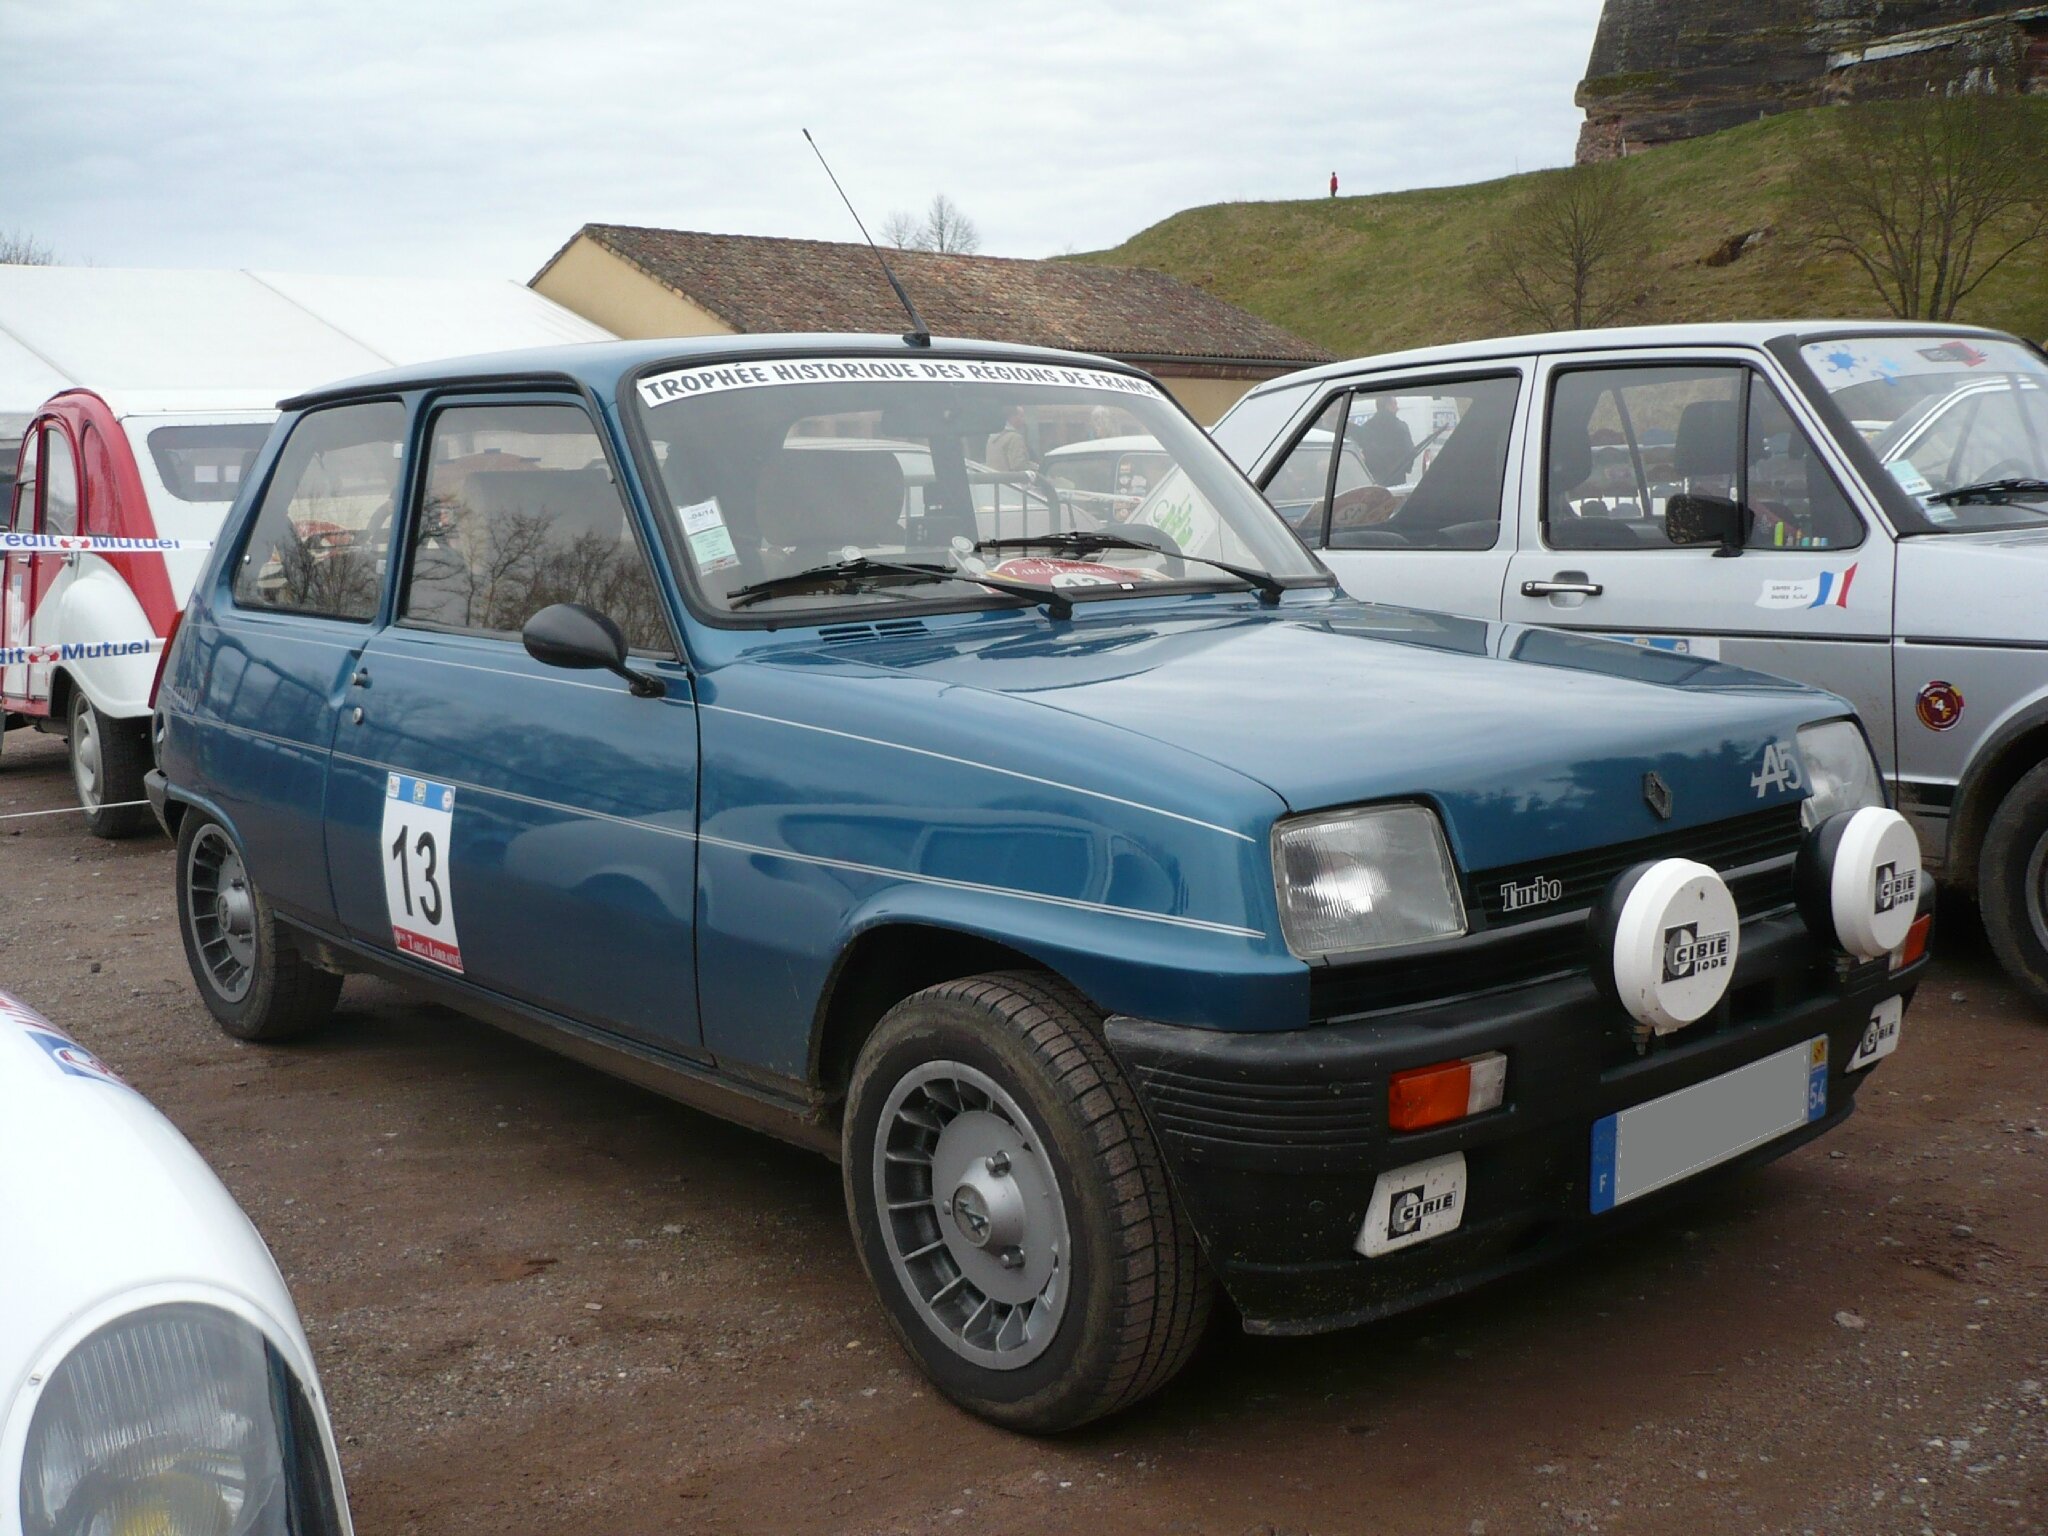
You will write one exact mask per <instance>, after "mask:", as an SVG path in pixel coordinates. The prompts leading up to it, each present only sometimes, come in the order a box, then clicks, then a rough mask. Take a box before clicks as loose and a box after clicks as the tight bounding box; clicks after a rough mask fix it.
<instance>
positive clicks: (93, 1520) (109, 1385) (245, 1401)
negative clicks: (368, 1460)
mask: <svg viewBox="0 0 2048 1536" xmlns="http://www.w3.org/2000/svg"><path fill="white" fill-rule="evenodd" d="M315 1412H316V1410H315V1409H314V1408H313V1406H312V1404H311V1402H310V1401H309V1400H308V1399H307V1396H306V1393H305V1389H304V1388H303V1387H302V1386H301V1385H300V1384H299V1382H298V1380H297V1379H296V1378H295V1377H294V1376H293V1375H292V1372H291V1370H290V1368H289V1367H287V1366H286V1364H285V1363H284V1360H283V1359H282V1358H281V1357H280V1356H279V1354H278V1353H277V1351H276V1350H275V1349H273V1348H272V1347H271V1346H270V1344H269V1343H268V1342H267V1341H266V1340H265V1339H264V1338H263V1336H262V1335H261V1334H260V1333H258V1332H257V1331H256V1329H255V1328H253V1327H251V1326H250V1325H249V1324H248V1323H246V1322H243V1321H242V1320H241V1319H240V1318H237V1317H233V1316H231V1315H230V1314H228V1313H226V1312H223V1311H221V1310H219V1309H218V1308H215V1307H206V1306H197V1305H191V1304H185V1303H178V1304H174V1305H169V1306H158V1307H148V1308H145V1309H144V1310H142V1311H139V1312H132V1313H130V1314H128V1315H127V1316H126V1317H120V1318H116V1319H115V1320H114V1321H113V1322H111V1323H108V1324H107V1325H106V1326H105V1327H103V1328H101V1329H99V1330H98V1331H97V1332H95V1333H93V1334H91V1335H89V1336H88V1337H87V1338H86V1339H85V1340H84V1341H83V1342H81V1343H80V1344H79V1345H78V1347H77V1348H75V1349H73V1350H72V1351H71V1353H70V1354H68V1355H66V1356H65V1357H64V1360H63V1363H62V1364H61V1365H59V1366H58V1367H57V1369H56V1370H55V1371H54V1372H52V1373H51V1376H50V1380H49V1383H48V1385H47V1386H45V1387H44V1388H43V1392H42V1397H41V1399H40V1401H38V1403H37V1404H36V1409H35V1416H34V1418H33V1419H31V1420H30V1422H29V1431H28V1443H27V1445H26V1447H25V1449H24V1454H23V1457H22V1468H21V1524H22V1530H23V1532H24V1536H339V1532H340V1531H341V1529H342V1526H341V1520H340V1517H339V1515H338V1513H337V1511H336V1507H335V1499H334V1489H333V1483H332V1481H331V1479H330V1478H329V1476H328V1468H327V1455H326V1441H325V1437H324V1436H323V1435H322V1434H321V1433H320V1426H319V1421H318V1420H317V1418H316V1417H315Z"/></svg>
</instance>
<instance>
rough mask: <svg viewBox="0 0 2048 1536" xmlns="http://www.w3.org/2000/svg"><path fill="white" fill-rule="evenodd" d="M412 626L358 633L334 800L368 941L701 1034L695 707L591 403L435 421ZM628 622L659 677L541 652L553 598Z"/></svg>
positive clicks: (644, 1033) (418, 533) (404, 623)
mask: <svg viewBox="0 0 2048 1536" xmlns="http://www.w3.org/2000/svg"><path fill="white" fill-rule="evenodd" d="M422 452H423V458H424V462H423V466H422V469H421V470H420V471H419V472H417V473H415V474H414V476H413V477H412V478H413V483H414V484H415V486H416V487H417V490H416V492H415V494H414V498H413V503H412V507H411V511H410V516H409V518H408V521H407V523H406V533H405V543H406V548H407V552H408V553H407V558H406V562H405V569H404V570H403V572H402V574H401V579H400V582H399V591H398V596H397V601H396V604H395V607H394V618H393V622H391V623H390V624H389V625H387V626H386V627H384V628H382V629H380V630H379V631H378V632H377V633H376V635H375V636H374V637H373V638H372V639H371V641H370V643H369V645H368V646H367V647H366V648H365V649H364V652H363V655H362V660H361V664H360V666H359V668H358V670H357V672H356V675H355V677H354V679H353V681H352V682H351V685H350V687H349V689H348V690H347V693H348V697H347V701H346V705H345V707H344V709H343V711H342V714H341V723H340V725H339V726H338V727H337V730H338V733H339V734H338V736H337V738H336V742H335V751H334V768H333V774H332V777H331V779H330V782H329V790H328V809H327V840H328V841H327V847H328V859H329V863H330V866H331V868H332V871H333V880H334V891H335V900H336V905H337V909H338V911H339V913H340V915H341V918H342V921H343V923H344V924H345V925H346V928H347V931H348V933H349V934H350V936H351V937H353V938H355V939H357V940H358V941H360V942H362V943H364V944H367V945H370V946H373V947H375V948H377V949H380V950H385V951H389V952H391V953H392V954H394V955H396V956H400V957H403V958H404V959H405V961H406V963H409V964H413V965H418V966H422V967H425V968H427V969H429V970H434V971H438V972H441V973H444V974H450V975H460V976H462V977H463V978H464V979H465V980H467V981H469V982H471V983H473V984H475V985H477V986H480V987H483V988H486V989H488V990H490V991H492V992H495V993H499V994H502V995H504V996H506V997H509V998H512V999H515V1000H517V1001H519V1002H522V1003H526V1004H529V1005H533V1006H537V1007H540V1008H545V1009H548V1010H550V1011H552V1012H554V1013H557V1014H560V1015H564V1016H566V1017H568V1018H570V1019H574V1020H578V1021H581V1022H583V1023H586V1024H589V1025H593V1026H596V1027H598V1028H602V1029H605V1030H609V1031H613V1032H616V1033H620V1034H625V1035H630V1036H633V1037H635V1038H637V1039H640V1040H643V1041H646V1042H649V1043H652V1044H655V1045H658V1046H661V1047H664V1048H667V1049H670V1050H676V1051H682V1052H689V1051H693V1050H694V1049H695V1048H696V1047H697V1045H698V1043H699V1040H700V1033H699V1027H698V1017H697V990H696V957H695V945H694V935H695V913H696V884H697V845H696V821H697V721H696V712H695V708H694V701H693V697H692V689H691V681H690V675H689V672H688V670H687V668H686V667H685V666H684V665H683V663H682V658H681V652H680V649H679V647H678V645H677V643H676V639H675V634H674V630H673V627H672V622H671V619H670V616H669V614H668V612H667V610H666V608H665V605H664V603H663V602H662V600H661V597H660V593H659V588H658V586H657V584H656V580H655V577H654V574H653V571H652V567H651V565H650V562H649V560H648V556H647V551H646V548H645V546H644V544H643V541H642V537H641V533H640V530H639V529H638V528H637V526H636V523H635V520H634V519H633V517H632V516H631V515H630V511H629V508H628V506H627V504H626V501H625V499H624V498H623V497H622V495H621V494H620V491H619V488H618V481H617V478H616V474H615V471H614V469H613V461H612V459H611V457H610V455H609V453H608V451H607V449H606V447H605V444H604V441H603V438H602V437H601V435H600V433H599V431H598V429H597V427H596V426H595V424H594V423H593V421H592V419H591V418H590V416H589V415H588V414H587V413H586V411H585V410H584V408H583V406H582V404H581V403H580V402H578V401H575V400H572V399H558V398H539V397H521V398H519V399H517V400H507V399H504V398H499V399H495V400H476V399H470V400H467V401H448V402H443V403H441V404H439V405H437V407H436V408H435V409H434V410H433V411H432V413H431V415H430V416H429V418H428V422H427V426H426V434H425V438H424V447H423V450H422ZM558 602H576V603H584V604H587V605H588V606H590V607H593V608H596V609H598V610H599V611H601V612H603V613H605V614H606V615H608V616H609V617H610V618H611V619H612V620H613V621H614V622H615V623H616V624H618V625H619V627H620V629H621V630H622V631H623V632H624V634H625V636H626V638H627V640H628V643H629V644H630V646H631V647H632V651H633V655H634V657H635V661H634V663H633V665H634V666H635V667H636V668H637V669H638V670H640V671H642V672H644V673H646V674H648V675H649V676H652V677H654V678H656V679H658V680H659V682H660V686H661V690H662V691H661V694H660V696H658V697H651V698H643V697H636V696H635V695H634V694H633V692H632V691H631V689H630V687H629V685H628V684H627V682H626V681H625V680H624V679H621V678H618V677H613V676H611V675H609V674H606V673H601V672H570V671H565V670H563V669H561V668H558V667H549V666H543V665H542V664H541V663H539V662H537V661H535V660H534V659H533V658H532V657H530V656H528V655H527V654H526V651H525V648H524V647H523V645H522V644H521V641H520V630H521V628H522V627H523V626H524V624H525V622H526V620H527V619H528V618H530V617H531V616H532V615H533V614H534V613H536V612H538V611H539V610H540V609H541V608H544V607H546V606H548V605H549V604H551V603H558Z"/></svg>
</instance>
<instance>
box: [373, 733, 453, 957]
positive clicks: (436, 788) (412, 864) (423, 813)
mask: <svg viewBox="0 0 2048 1536" xmlns="http://www.w3.org/2000/svg"><path fill="white" fill-rule="evenodd" d="M454 832H455V791H454V790H453V789H451V788H450V787H449V786H448V785H446V784H436V783H434V782H433V781H431V780H429V779H415V778H412V777H410V776H409V775H407V774H403V773H394V774H390V775H388V776H387V777H386V779H385V784H384V830H383V832H382V834H381V835H380V837H379V839H378V843H379V851H380V855H381V857H382V859H383V862H384V905H385V907H386V908H387V909H388V910H389V911H390V913H391V941H392V943H394V944H396V945H397V946H398V948H399V950H400V952H401V953H404V954H408V955H417V956H418V957H419V958H420V959H422V960H426V961H429V962H431V963H432V964H434V965H438V966H440V967H442V968H443V969H444V970H450V971H455V972H457V973H460V972H461V970H462V946H461V944H460V943H459V942H457V940H456V937H455V893H454V890H453V889H452V886H451V882H450V880H449V878H448V847H449V843H450V841H451V840H452V838H453V836H454Z"/></svg>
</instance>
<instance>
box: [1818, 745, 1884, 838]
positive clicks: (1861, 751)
mask: <svg viewBox="0 0 2048 1536" xmlns="http://www.w3.org/2000/svg"><path fill="white" fill-rule="evenodd" d="M1799 756H1800V757H1801V758H1802V759H1803V760H1804V761H1805V763H1806V788H1807V797H1806V804H1804V805H1803V806H1801V807H1800V808H1799V817H1800V820H1801V822H1803V823H1804V824H1805V825H1806V826H1807V827H1808V828H1812V827H1817V826H1819V825H1820V824H1821V823H1822V822H1824V821H1826V820H1827V819H1828V818H1829V817H1830V816H1833V815H1835V814H1836V813H1837V812H1840V811H1855V810H1861V809H1862V808H1863V807H1864V806H1866V805H1883V804H1884V785H1883V783H1882V782H1880V780H1879V779H1878V776H1877V762H1876V760H1875V759H1874V758H1872V757H1871V755H1870V745H1869V743H1867V742H1866V741H1864V739H1863V732H1862V731H1860V730H1858V729H1857V728H1856V722H1855V721H1853V720H1828V721H1825V722H1823V723H1822V724H1820V725H1802V726H1801V727H1800V728H1799Z"/></svg>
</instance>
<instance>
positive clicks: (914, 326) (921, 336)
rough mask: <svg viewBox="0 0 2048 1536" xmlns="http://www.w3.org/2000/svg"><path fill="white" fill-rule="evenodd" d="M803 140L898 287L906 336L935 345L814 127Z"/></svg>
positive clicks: (914, 341)
mask: <svg viewBox="0 0 2048 1536" xmlns="http://www.w3.org/2000/svg"><path fill="white" fill-rule="evenodd" d="M803 135H804V142H805V143H806V144H808V145H810V146H811V153H812V154H814V155H816V156H817V157H818V164H820V165H822V166H824V167H825V175H826V176H827V177H829V178H830V179H831V182H832V190H833V191H834V192H837V193H838V194H839V201H841V202H842V203H844V204H846V211H847V212H848V213H852V214H853V223H854V227H855V228H856V229H858V230H859V231H860V237H861V239H863V240H865V241H867V243H868V249H869V250H871V251H873V252H874V253H875V260H877V261H879V262H880V263H881V264H882V276H884V277H886V278H887V279H889V286H890V287H891V288H892V289H894V290H895V293H896V299H897V302H898V303H900V304H901V305H902V306H903V309H904V312H905V313H906V314H908V315H909V316H910V325H911V329H909V330H908V331H905V332H904V333H903V339H904V340H905V341H907V342H909V343H910V344H911V345H912V346H913V347H928V346H930V345H931V344H932V328H931V327H930V326H928V325H926V324H925V323H924V316H923V315H920V314H919V313H918V312H917V306H916V305H915V304H913V303H911V302H910V295H909V294H907V293H905V292H904V291H903V285H902V284H901V283H899V282H897V281H896V274H895V273H894V272H891V271H890V270H889V258H888V257H886V256H884V255H883V254H882V248H881V247H880V246H879V245H877V244H875V237H874V236H873V235H871V234H869V233H868V227H867V225H865V224H863V223H861V221H860V215H859V214H858V213H855V212H854V207H853V199H852V198H850V197H848V196H847V195H846V188H844V187H842V186H840V185H839V178H838V177H837V176H833V175H832V167H831V166H830V165H829V164H826V160H825V151H823V150H822V149H820V148H818V141H817V140H816V139H814V138H812V137H811V130H810V129H808V128H806V129H804V130H803Z"/></svg>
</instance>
